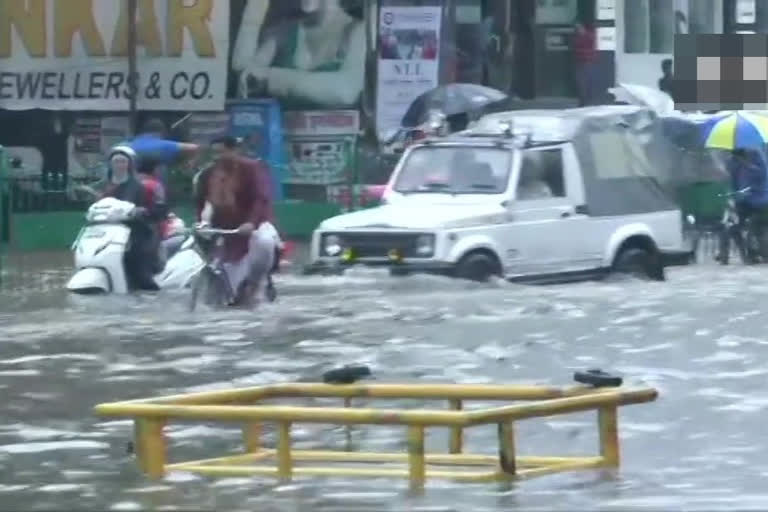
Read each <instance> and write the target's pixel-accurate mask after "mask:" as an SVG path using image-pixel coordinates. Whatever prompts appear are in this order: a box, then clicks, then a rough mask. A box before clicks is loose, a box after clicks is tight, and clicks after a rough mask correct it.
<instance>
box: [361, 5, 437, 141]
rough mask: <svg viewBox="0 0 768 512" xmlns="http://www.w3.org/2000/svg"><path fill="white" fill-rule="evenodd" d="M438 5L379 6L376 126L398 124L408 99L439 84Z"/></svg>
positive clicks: (383, 128) (381, 130)
mask: <svg viewBox="0 0 768 512" xmlns="http://www.w3.org/2000/svg"><path fill="white" fill-rule="evenodd" d="M441 14H442V8H441V7H382V8H381V11H380V14H379V20H380V21H379V57H378V87H377V93H376V114H377V115H376V129H377V132H378V134H379V137H382V136H383V135H384V133H386V132H387V131H389V130H391V129H397V128H399V127H400V126H401V124H402V123H401V121H402V118H403V115H405V112H406V111H407V110H408V107H409V106H410V105H411V102H413V100H415V99H416V98H417V97H418V96H420V95H421V94H423V93H425V92H427V91H428V90H430V89H433V88H434V87H437V85H438V79H439V76H438V63H439V52H440V18H441Z"/></svg>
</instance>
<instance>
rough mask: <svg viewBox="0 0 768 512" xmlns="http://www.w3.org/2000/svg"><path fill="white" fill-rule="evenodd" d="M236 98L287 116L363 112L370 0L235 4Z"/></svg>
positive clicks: (232, 89)
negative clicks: (266, 102)
mask: <svg viewBox="0 0 768 512" xmlns="http://www.w3.org/2000/svg"><path fill="white" fill-rule="evenodd" d="M230 36H231V43H230V47H231V56H230V76H229V97H230V98H236V99H249V98H263V97H271V98H275V99H277V100H278V101H279V102H280V106H281V108H282V110H283V111H286V110H315V109H339V108H341V109H345V108H356V107H357V106H358V105H359V102H360V96H361V94H362V91H363V85H364V79H365V54H366V38H365V23H364V21H363V0H233V1H232V21H231V33H230Z"/></svg>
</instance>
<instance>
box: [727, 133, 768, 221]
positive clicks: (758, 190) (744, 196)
mask: <svg viewBox="0 0 768 512" xmlns="http://www.w3.org/2000/svg"><path fill="white" fill-rule="evenodd" d="M728 172H729V174H730V177H731V186H732V187H733V191H734V192H739V191H742V190H745V189H747V190H746V191H745V192H743V193H740V194H738V195H737V196H736V197H735V198H734V202H735V203H736V209H737V213H738V216H739V222H740V223H742V224H743V223H744V221H746V220H747V219H748V218H749V217H752V216H754V215H756V214H761V213H763V212H765V211H766V209H767V208H768V161H766V157H765V152H764V151H763V150H761V149H754V148H737V149H734V150H733V156H732V158H731V159H730V161H729V162H728ZM758 224H759V223H758Z"/></svg>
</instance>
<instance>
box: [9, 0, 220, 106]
mask: <svg viewBox="0 0 768 512" xmlns="http://www.w3.org/2000/svg"><path fill="white" fill-rule="evenodd" d="M127 4H128V2H124V1H120V0H98V1H92V0H67V1H62V0H41V1H35V2H25V1H18V0H11V1H4V2H3V3H2V5H3V10H2V12H3V19H0V108H5V109H12V110H25V109H31V108H42V109H49V110H112V111H124V110H127V109H128V106H129V98H130V96H131V89H132V88H131V87H130V83H131V82H132V81H131V80H129V72H128V57H127V55H128V51H127V48H128V32H129V30H128V25H129V24H128V13H127ZM137 4H138V10H137V15H136V19H137V36H138V40H139V47H138V49H137V71H138V75H139V79H138V92H137V102H138V108H139V109H143V110H184V111H189V110H222V109H223V108H224V101H225V95H226V88H227V55H228V52H229V2H221V1H218V0H195V1H181V0H177V1H166V0H141V1H139V2H137ZM214 5H215V8H214Z"/></svg>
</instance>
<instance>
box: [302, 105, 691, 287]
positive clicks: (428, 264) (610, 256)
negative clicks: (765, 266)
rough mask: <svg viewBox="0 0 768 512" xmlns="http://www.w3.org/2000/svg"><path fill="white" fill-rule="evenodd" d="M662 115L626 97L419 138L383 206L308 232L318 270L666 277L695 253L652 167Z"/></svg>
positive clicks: (498, 117) (495, 117) (480, 276)
mask: <svg viewBox="0 0 768 512" xmlns="http://www.w3.org/2000/svg"><path fill="white" fill-rule="evenodd" d="M656 121H657V120H656V118H655V116H654V114H653V113H652V112H650V111H648V110H647V109H643V108H640V107H630V106H610V107H608V106H606V107H591V108H584V109H573V110H570V111H559V112H556V113H553V112H552V111H517V112H511V113H501V114H492V115H489V116H486V117H485V118H483V119H481V120H480V121H479V122H478V124H477V125H476V126H475V127H474V128H472V129H470V130H467V131H465V132H462V133H459V134H455V135H452V136H449V137H446V138H443V139H435V140H426V141H424V142H423V143H420V144H417V145H414V146H411V147H410V148H408V150H407V151H406V152H405V153H404V155H403V157H402V159H401V160H400V162H399V163H398V165H397V167H396V169H395V171H394V172H393V175H392V177H391V179H390V182H389V184H388V185H387V190H386V192H385V193H384V196H383V200H384V203H385V204H384V205H382V206H379V207H377V208H373V209H369V210H362V211H358V212H353V213H348V214H344V215H339V216H337V217H333V218H331V219H328V220H326V221H324V222H323V223H322V224H321V225H320V226H319V228H318V229H317V230H316V231H315V232H314V234H313V238H312V247H311V257H312V264H311V265H310V269H312V270H323V269H326V270H329V269H330V270H339V269H343V268H345V267H347V266H350V265H373V266H375V265H385V266H388V267H390V268H391V269H392V270H393V272H395V273H410V272H436V273H441V274H447V275H452V276H455V277H459V278H467V279H473V280H485V279H487V278H489V277H490V276H492V275H498V276H502V277H505V278H507V279H510V280H524V281H538V282H541V281H544V282H552V281H567V280H575V279H584V278H593V277H599V276H602V275H605V274H607V273H608V272H610V271H621V272H629V273H636V274H637V273H639V274H644V275H646V276H648V277H650V278H653V279H658V280H662V279H664V267H665V266H667V265H671V264H685V263H688V262H689V261H690V260H691V251H690V250H689V249H687V248H686V247H684V245H685V244H684V242H683V226H682V223H683V220H682V214H681V212H680V210H679V208H678V207H677V205H676V204H675V202H674V201H673V200H672V199H671V198H670V197H669V195H668V194H665V193H664V191H663V190H662V187H661V186H660V185H659V180H658V179H657V177H656V176H655V174H654V173H658V172H661V171H663V169H661V167H663V165H665V163H664V161H665V159H666V155H665V153H664V151H665V147H666V146H665V142H664V140H662V139H661V138H660V137H658V136H657V135H658V131H657V129H658V128H659V124H658V123H657V122H656ZM521 126H522V133H524V136H520V135H519V133H516V132H519V131H520V128H521Z"/></svg>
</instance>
